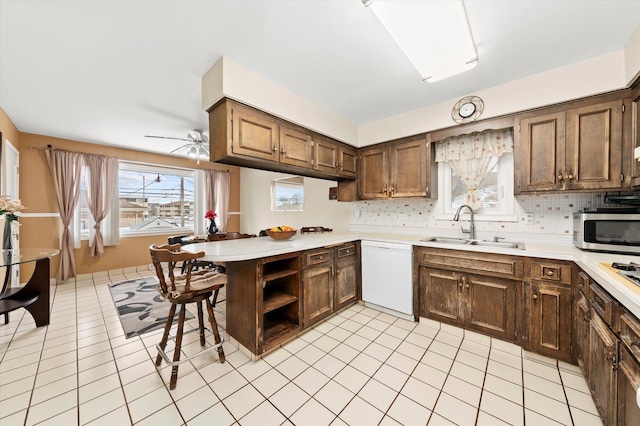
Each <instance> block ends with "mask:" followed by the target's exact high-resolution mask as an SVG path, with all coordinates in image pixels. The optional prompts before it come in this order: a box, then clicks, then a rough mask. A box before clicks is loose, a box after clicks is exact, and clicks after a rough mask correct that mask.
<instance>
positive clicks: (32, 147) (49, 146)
mask: <svg viewBox="0 0 640 426" xmlns="http://www.w3.org/2000/svg"><path fill="white" fill-rule="evenodd" d="M49 148H53V146H51V145H47V146H46V147H44V146H33V145H29V146H28V147H27V149H37V150H39V151H44V150H46V149H49ZM76 152H80V153H81V154H94V153H92V152H81V151H76ZM98 155H102V154H98ZM178 158H179V157H178ZM121 161H124V162H129V163H138V164H149V165H153V166H158V165H160V166H163V165H162V164H154V163H144V162H141V161H131V160H121ZM166 167H171V166H168V165H166ZM193 170H212V169H193ZM213 170H215V171H217V172H223V171H224V172H227V173H231V171H230V170H229V169H227V170H216V169H213Z"/></svg>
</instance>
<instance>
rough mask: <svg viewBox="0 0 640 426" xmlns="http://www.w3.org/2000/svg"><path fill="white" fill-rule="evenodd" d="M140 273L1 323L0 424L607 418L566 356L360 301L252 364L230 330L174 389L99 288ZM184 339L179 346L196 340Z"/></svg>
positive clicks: (84, 286) (149, 339) (145, 342)
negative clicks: (36, 318) (38, 318)
mask: <svg viewBox="0 0 640 426" xmlns="http://www.w3.org/2000/svg"><path fill="white" fill-rule="evenodd" d="M147 275H151V271H147V270H145V269H143V268H139V271H136V270H135V269H133V270H126V271H124V272H123V271H120V272H115V273H114V272H110V273H109V274H107V273H103V274H94V276H93V277H88V278H87V277H85V278H83V279H78V280H75V281H73V282H66V283H61V284H59V285H56V286H52V289H51V290H52V296H51V299H52V311H51V324H50V325H49V326H47V327H40V328H36V327H35V326H34V323H33V320H32V318H31V316H30V315H29V314H28V313H26V312H25V311H24V310H19V311H16V312H13V313H12V314H11V321H10V323H9V324H8V325H4V324H2V325H0V385H1V386H0V425H2V426H9V425H23V424H26V425H33V424H49V425H72V424H82V425H84V424H92V425H100V424H104V425H124V424H140V425H145V424H149V425H183V424H187V425H200V424H202V425H216V426H225V425H238V424H239V425H247V426H249V425H260V426H268V425H281V424H282V425H291V424H294V425H305V426H307V425H310V426H312V425H329V424H331V425H352V426H361V425H363V426H364V425H385V426H387V425H427V424H428V425H430V426H431V425H492V426H493V425H506V424H511V425H524V424H527V425H554V424H565V425H570V424H575V425H580V426H588V425H601V424H602V423H601V421H600V419H599V417H598V416H597V411H596V408H595V406H594V404H593V401H592V399H591V396H590V394H589V390H588V387H587V384H586V382H585V380H584V378H583V377H582V376H581V374H580V371H579V369H578V368H577V367H575V366H573V365H569V364H566V363H563V362H557V361H556V360H554V359H550V358H546V357H543V356H539V355H536V354H533V353H530V352H527V351H523V350H522V349H521V348H520V347H518V346H515V345H512V344H509V343H505V342H502V341H499V340H495V339H490V338H487V337H485V336H482V335H479V334H477V333H472V332H469V331H463V330H462V329H459V328H455V327H451V326H448V325H445V324H440V323H436V322H431V321H424V320H423V321H421V323H419V324H418V323H413V322H409V321H405V320H402V319H397V318H396V317H393V316H391V315H388V314H386V313H381V312H378V311H376V310H373V309H370V308H366V307H364V306H362V305H355V306H352V307H350V308H348V309H346V310H343V311H342V312H340V313H338V314H337V315H334V316H333V317H331V318H329V319H328V320H327V321H325V322H323V323H321V324H319V325H317V326H316V327H314V328H313V329H311V330H308V331H307V332H305V333H304V334H302V335H301V336H300V337H298V338H297V339H295V340H293V341H291V342H289V343H288V344H286V345H284V346H283V347H281V348H278V349H277V350H275V351H273V352H271V353H269V354H268V355H267V356H265V357H264V358H263V359H261V360H258V361H255V362H253V361H250V359H249V358H248V357H247V356H245V354H244V353H243V351H241V350H238V347H237V344H236V345H234V344H233V343H232V342H229V341H227V342H225V344H224V349H225V353H226V356H227V362H226V363H224V364H220V363H219V362H218V360H217V354H216V353H215V351H214V352H210V353H208V354H206V355H202V356H200V357H196V358H194V359H193V360H192V362H189V363H185V364H183V365H181V367H180V372H179V378H178V386H177V388H176V389H175V390H174V391H169V390H168V380H169V369H168V368H166V366H165V365H164V364H163V366H162V368H161V369H160V370H159V371H158V370H157V369H156V367H155V366H154V363H153V361H152V359H154V358H155V356H156V351H155V344H156V343H157V342H158V340H159V333H160V331H158V332H152V333H148V334H144V335H143V336H141V337H134V338H130V339H126V338H125V337H124V334H123V331H122V327H121V325H120V321H119V318H118V315H117V313H116V310H115V307H114V305H113V301H112V299H111V296H110V294H109V290H108V288H107V284H108V283H109V282H117V281H121V280H124V279H133V278H138V277H140V276H147ZM224 309H225V304H224V302H222V303H219V304H218V306H217V307H216V311H217V315H216V317H217V318H218V320H219V323H220V325H221V326H222V327H224V325H225V321H224V313H225V311H224ZM222 334H223V335H224V336H225V337H227V336H226V334H225V333H224V332H223V333H222ZM189 336H193V338H189V340H188V342H191V343H192V344H189V345H187V346H186V347H185V352H187V353H189V352H191V351H193V350H197V349H198V347H199V346H198V344H197V343H196V342H193V340H194V338H197V335H196V334H195V333H192V334H190V335H189Z"/></svg>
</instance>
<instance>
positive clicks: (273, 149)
mask: <svg viewBox="0 0 640 426" xmlns="http://www.w3.org/2000/svg"><path fill="white" fill-rule="evenodd" d="M271 151H272V152H273V153H274V154H275V153H276V152H277V151H278V148H276V146H275V145H273V148H271Z"/></svg>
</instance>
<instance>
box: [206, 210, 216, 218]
mask: <svg viewBox="0 0 640 426" xmlns="http://www.w3.org/2000/svg"><path fill="white" fill-rule="evenodd" d="M216 217H218V215H217V214H215V213H214V211H213V210H207V212H206V213H205V214H204V218H205V219H209V220H215V218H216Z"/></svg>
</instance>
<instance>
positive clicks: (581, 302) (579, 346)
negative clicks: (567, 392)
mask: <svg viewBox="0 0 640 426" xmlns="http://www.w3.org/2000/svg"><path fill="white" fill-rule="evenodd" d="M590 313H591V311H590V309H589V301H588V300H587V298H586V297H585V295H584V294H582V293H580V294H579V298H578V303H576V360H577V361H578V365H579V366H580V369H581V370H582V374H584V376H585V378H586V379H587V381H589V322H590V321H591V317H590Z"/></svg>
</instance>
